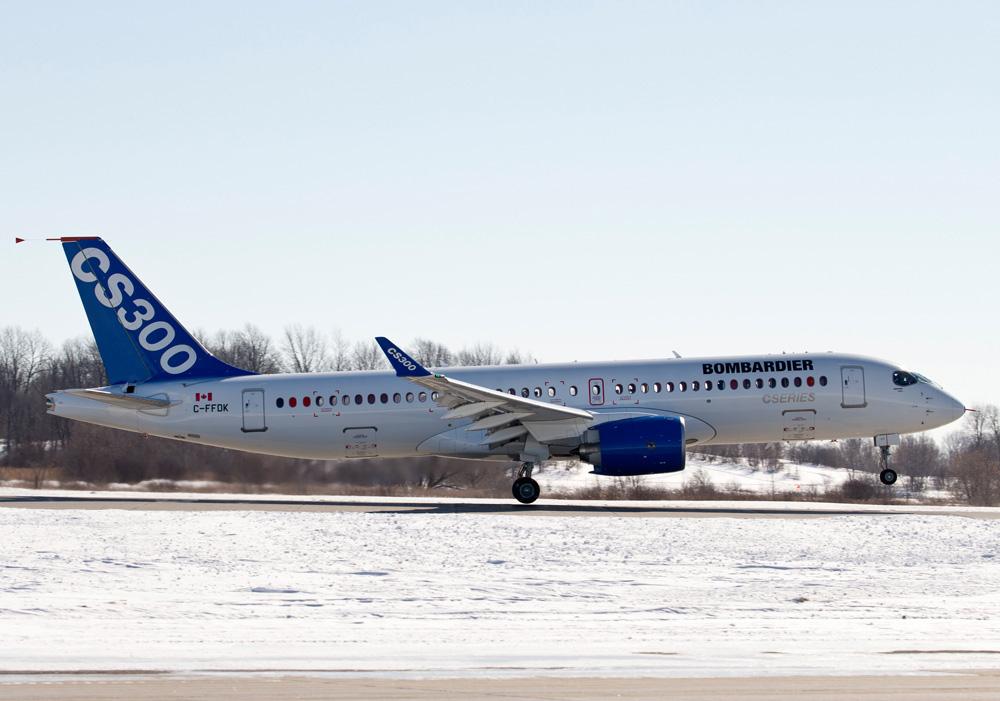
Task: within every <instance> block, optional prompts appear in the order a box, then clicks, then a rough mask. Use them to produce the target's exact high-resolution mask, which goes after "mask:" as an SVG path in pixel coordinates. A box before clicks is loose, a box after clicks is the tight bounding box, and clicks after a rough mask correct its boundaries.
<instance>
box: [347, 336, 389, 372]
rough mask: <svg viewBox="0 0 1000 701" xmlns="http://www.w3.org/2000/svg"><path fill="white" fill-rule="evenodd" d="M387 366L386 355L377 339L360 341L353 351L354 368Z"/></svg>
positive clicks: (378, 368)
mask: <svg viewBox="0 0 1000 701" xmlns="http://www.w3.org/2000/svg"><path fill="white" fill-rule="evenodd" d="M385 367H386V361H385V356H384V355H383V354H382V349H381V348H379V347H378V344H377V343H375V341H358V342H357V343H355V344H354V348H353V350H352V352H351V368H352V369H353V370H382V369H384V368H385Z"/></svg>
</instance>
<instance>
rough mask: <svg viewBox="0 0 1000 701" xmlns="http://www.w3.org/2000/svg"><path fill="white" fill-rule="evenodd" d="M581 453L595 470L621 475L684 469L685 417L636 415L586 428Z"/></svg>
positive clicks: (599, 472) (604, 473) (595, 472)
mask: <svg viewBox="0 0 1000 701" xmlns="http://www.w3.org/2000/svg"><path fill="white" fill-rule="evenodd" d="M580 455H581V457H583V459H584V460H586V461H587V462H589V463H590V464H591V465H593V466H594V474H597V475H613V476H617V477H624V476H627V475H653V474H658V473H661V472H680V471H681V470H683V469H684V419H683V418H681V417H679V416H637V417H635V418H631V419H621V420H619V421H609V422H608V423H605V424H599V425H597V426H595V427H594V428H592V429H590V430H589V431H587V433H586V434H585V436H584V443H583V445H582V446H580Z"/></svg>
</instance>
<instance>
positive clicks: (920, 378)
mask: <svg viewBox="0 0 1000 701" xmlns="http://www.w3.org/2000/svg"><path fill="white" fill-rule="evenodd" d="M913 376H914V377H915V378H917V379H918V380H920V381H921V382H923V383H924V384H926V385H931V386H932V387H940V386H941V385H939V384H938V383H937V382H935V381H934V380H928V379H927V378H926V377H924V376H923V375H921V374H920V373H918V372H915V373H913Z"/></svg>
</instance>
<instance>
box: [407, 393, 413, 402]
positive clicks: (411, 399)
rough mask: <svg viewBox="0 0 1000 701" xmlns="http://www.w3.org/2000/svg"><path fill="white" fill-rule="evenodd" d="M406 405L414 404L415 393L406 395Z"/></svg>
mask: <svg viewBox="0 0 1000 701" xmlns="http://www.w3.org/2000/svg"><path fill="white" fill-rule="evenodd" d="M406 403H407V404H411V403H413V392H407V393H406Z"/></svg>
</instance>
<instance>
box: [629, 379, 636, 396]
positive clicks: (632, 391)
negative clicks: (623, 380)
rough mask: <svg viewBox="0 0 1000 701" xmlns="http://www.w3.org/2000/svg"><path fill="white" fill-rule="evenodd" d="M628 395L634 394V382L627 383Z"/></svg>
mask: <svg viewBox="0 0 1000 701" xmlns="http://www.w3.org/2000/svg"><path fill="white" fill-rule="evenodd" d="M628 393H629V394H635V383H634V382H629V383H628Z"/></svg>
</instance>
